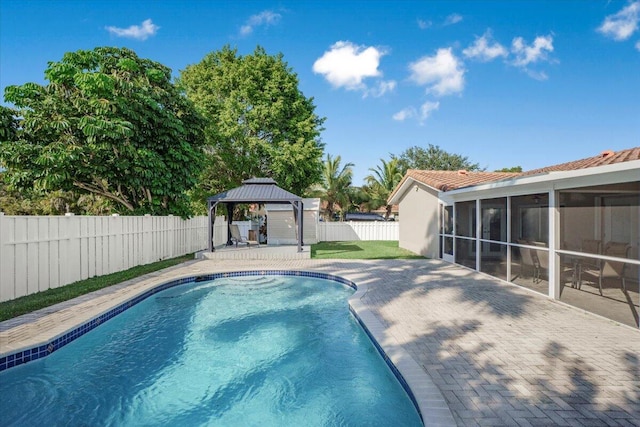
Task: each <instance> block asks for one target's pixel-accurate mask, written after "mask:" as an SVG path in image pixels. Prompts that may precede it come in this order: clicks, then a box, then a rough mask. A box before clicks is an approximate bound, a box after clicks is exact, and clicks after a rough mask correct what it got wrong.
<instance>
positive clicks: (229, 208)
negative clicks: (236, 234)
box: [227, 203, 236, 246]
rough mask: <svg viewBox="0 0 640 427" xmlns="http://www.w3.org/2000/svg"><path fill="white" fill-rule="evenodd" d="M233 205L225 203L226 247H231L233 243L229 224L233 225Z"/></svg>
mask: <svg viewBox="0 0 640 427" xmlns="http://www.w3.org/2000/svg"><path fill="white" fill-rule="evenodd" d="M235 206H236V204H235V203H227V246H233V241H232V240H231V224H232V223H233V208H235Z"/></svg>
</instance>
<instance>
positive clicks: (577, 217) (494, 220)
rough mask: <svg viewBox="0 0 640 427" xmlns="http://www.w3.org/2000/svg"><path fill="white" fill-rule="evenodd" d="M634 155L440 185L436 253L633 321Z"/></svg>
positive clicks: (639, 183) (638, 184)
mask: <svg viewBox="0 0 640 427" xmlns="http://www.w3.org/2000/svg"><path fill="white" fill-rule="evenodd" d="M638 163H639V162H638V161H631V162H624V163H616V164H610V165H605V166H597V167H590V168H585V169H580V170H571V171H557V172H553V171H552V172H545V173H541V174H531V175H523V176H520V177H517V178H514V179H510V180H506V181H497V182H493V183H489V184H482V185H477V186H473V187H467V188H463V189H458V190H453V191H447V192H442V193H440V194H439V199H440V201H441V207H440V209H441V211H440V236H439V237H440V247H441V249H440V252H441V254H442V258H443V259H445V260H448V261H450V262H455V263H458V264H461V265H464V266H467V267H469V268H473V269H475V270H478V271H481V272H483V273H486V274H489V275H491V276H494V277H497V278H500V279H503V280H506V281H509V282H511V283H514V284H516V285H519V286H523V287H526V288H528V289H531V290H533V291H535V292H540V293H542V294H545V295H548V296H550V297H551V298H554V299H557V300H560V301H562V302H564V303H567V304H570V305H572V306H575V307H578V308H581V309H584V310H587V311H590V312H593V313H596V314H599V315H602V316H604V317H607V318H610V319H613V320H616V321H618V322H621V323H624V324H627V325H630V326H634V327H639V324H640V322H639V315H638V312H639V311H640V283H639V278H640V277H639V276H640V272H639V268H640V257H639V255H638V247H639V246H640V169H639V167H638Z"/></svg>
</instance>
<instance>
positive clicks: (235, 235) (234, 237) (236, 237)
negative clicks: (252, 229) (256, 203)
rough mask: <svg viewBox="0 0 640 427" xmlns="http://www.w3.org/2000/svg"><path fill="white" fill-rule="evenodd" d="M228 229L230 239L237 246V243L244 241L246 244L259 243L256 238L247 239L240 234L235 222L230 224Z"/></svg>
mask: <svg viewBox="0 0 640 427" xmlns="http://www.w3.org/2000/svg"><path fill="white" fill-rule="evenodd" d="M229 231H231V241H232V242H235V244H236V247H238V243H246V244H247V246H251V245H257V246H260V243H259V242H258V241H257V240H249V239H248V238H247V237H246V236H242V235H241V234H240V229H239V228H238V226H237V225H236V224H230V225H229Z"/></svg>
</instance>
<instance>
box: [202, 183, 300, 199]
mask: <svg viewBox="0 0 640 427" xmlns="http://www.w3.org/2000/svg"><path fill="white" fill-rule="evenodd" d="M301 200H302V198H301V197H299V196H296V195H295V194H293V193H290V192H288V191H287V190H284V189H282V188H280V187H278V185H277V183H276V182H275V181H274V180H273V179H271V178H250V179H245V180H244V181H242V186H240V187H236V188H234V189H231V190H227V191H225V192H222V193H220V194H216V195H215V196H211V197H209V198H208V199H207V201H208V202H210V203H211V202H218V203H220V202H223V203H229V202H231V203H291V202H292V201H301Z"/></svg>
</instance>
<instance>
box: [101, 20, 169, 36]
mask: <svg viewBox="0 0 640 427" xmlns="http://www.w3.org/2000/svg"><path fill="white" fill-rule="evenodd" d="M106 29H107V31H109V32H110V33H111V34H113V35H115V36H118V37H128V38H131V39H137V40H146V39H147V38H149V36H153V35H155V34H156V33H157V32H158V30H159V29H160V27H158V26H157V25H155V24H154V23H153V22H151V19H146V20H144V21H142V24H141V25H140V26H138V25H132V26H130V27H129V28H118V27H111V26H109V27H106Z"/></svg>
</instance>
